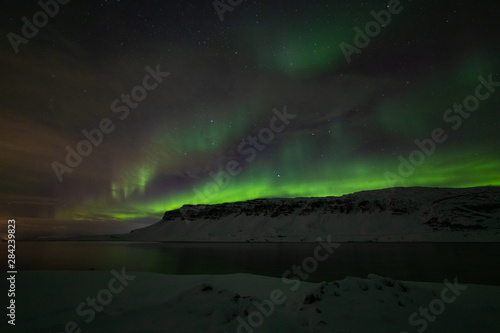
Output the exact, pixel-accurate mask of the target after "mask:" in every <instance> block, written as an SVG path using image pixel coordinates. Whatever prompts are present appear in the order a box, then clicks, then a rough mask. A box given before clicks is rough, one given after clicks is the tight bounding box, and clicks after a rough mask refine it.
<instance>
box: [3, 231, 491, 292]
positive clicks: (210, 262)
mask: <svg viewBox="0 0 500 333" xmlns="http://www.w3.org/2000/svg"><path fill="white" fill-rule="evenodd" d="M16 245H17V246H16V264H17V268H18V270H19V271H23V270H89V269H95V270H111V269H120V268H121V267H126V269H127V271H144V272H156V273H165V274H200V275H203V274H232V273H250V274H257V275H265V276H273V277H281V276H282V275H283V273H284V272H285V271H287V270H291V269H292V266H293V265H297V266H302V262H303V260H304V259H305V258H307V257H312V256H313V254H314V249H315V247H316V246H318V244H317V243H147V242H141V243H138V242H95V241H86V242H80V241H78V242H77V241H64V242H52V241H50V242H48V241H44V242H18V243H17V244H16ZM0 252H1V253H2V254H1V255H2V256H6V247H2V249H1V251H0ZM4 252H5V253H4ZM322 253H326V252H322ZM499 253H500V243H341V244H340V246H339V247H338V248H336V249H335V250H334V252H333V253H332V254H331V255H330V257H329V258H328V259H327V260H326V261H323V262H318V268H317V270H316V271H314V272H313V273H311V274H308V273H306V272H305V271H304V270H303V269H302V272H304V274H307V278H305V279H303V280H306V281H310V282H320V281H333V280H339V279H343V278H345V277H346V276H356V277H366V276H367V275H368V274H369V273H375V274H378V275H382V276H387V277H391V278H394V279H398V280H406V281H423V282H443V280H444V279H449V280H451V279H454V278H455V277H457V278H458V281H459V282H462V283H475V284H489V285H500V259H499V256H498V254H499ZM294 276H296V274H294V273H290V275H289V276H288V278H292V277H294Z"/></svg>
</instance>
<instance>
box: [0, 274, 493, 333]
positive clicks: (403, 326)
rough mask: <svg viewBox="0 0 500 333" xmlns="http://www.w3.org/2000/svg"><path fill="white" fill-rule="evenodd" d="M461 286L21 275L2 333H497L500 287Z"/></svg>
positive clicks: (375, 279) (244, 277)
mask: <svg viewBox="0 0 500 333" xmlns="http://www.w3.org/2000/svg"><path fill="white" fill-rule="evenodd" d="M455 278H456V277H453V276H450V277H449V280H450V282H449V283H445V282H443V283H418V282H401V281H393V280H391V279H389V278H383V277H379V276H376V275H370V276H368V277H367V278H355V277H347V278H345V279H344V280H341V281H335V282H328V283H327V282H323V283H308V282H303V281H298V280H295V281H292V280H284V281H283V280H281V279H278V278H270V277H263V276H255V275H248V274H234V275H217V276H208V275H205V276H200V275H190V276H179V275H162V274H153V273H137V272H127V271H126V270H123V271H122V269H117V270H116V271H115V272H114V273H111V272H101V271H83V272H75V271H73V272H68V271H30V272H19V273H18V275H17V283H16V305H17V307H16V326H15V327H13V326H11V325H7V324H6V320H5V319H4V320H2V323H0V331H1V332H23V333H31V332H36V333H40V332H52V333H56V332H57V333H59V332H74V333H78V332H103V333H110V332H116V333H126V332H137V333H150V332H172V333H181V332H186V333H187V332H189V333H192V332H217V333H223V332H240V333H243V332H244V333H249V332H273V333H277V332H284V333H294V332H301V333H306V332H307V333H311V332H352V333H355V332H359V333H367V332H381V333H382V332H383V333H390V332H398V333H399V332H404V331H406V332H424V331H425V332H454V333H458V332H467V333H470V332H481V333H493V332H498V329H499V327H500V316H499V314H500V302H499V301H498V300H499V299H500V287H497V286H481V285H467V286H464V285H462V284H461V283H460V279H459V277H458V284H457V283H455V281H454V279H455ZM5 279H6V274H2V280H4V281H5ZM93 299H95V300H93ZM410 321H411V323H410ZM5 326H9V327H7V329H6V328H5Z"/></svg>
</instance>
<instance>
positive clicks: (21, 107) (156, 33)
mask: <svg viewBox="0 0 500 333" xmlns="http://www.w3.org/2000/svg"><path fill="white" fill-rule="evenodd" d="M400 4H401V6H402V7H403V10H402V11H401V12H400V13H399V14H397V15H393V16H392V19H391V22H390V24H388V25H386V26H384V27H382V28H381V32H380V34H378V35H377V36H375V37H373V38H371V41H370V43H369V45H368V46H366V47H365V48H363V49H362V50H361V52H360V54H354V55H353V56H352V61H351V62H349V63H348V61H346V59H345V57H344V54H343V51H342V49H341V47H340V45H341V44H342V43H349V44H354V42H353V41H354V38H355V35H356V31H355V30H354V28H356V27H359V28H360V29H361V30H364V27H365V24H367V23H368V22H370V21H373V20H374V18H373V16H372V15H371V14H370V12H371V11H376V12H378V11H380V10H385V9H387V5H388V1H363V2H353V1H306V2H304V1H273V2H272V3H265V2H263V1H244V2H242V3H241V4H239V5H238V6H236V7H234V10H232V11H227V12H225V13H224V20H223V21H222V22H221V20H220V19H219V17H218V15H217V13H216V11H215V9H214V7H213V4H212V2H210V1H198V2H195V1H144V2H141V3H140V4H138V3H137V2H134V1H124V0H121V1H119V0H116V1H112V0H109V1H85V2H78V1H70V2H68V3H67V4H65V5H64V6H63V5H60V8H59V12H58V13H57V15H54V17H50V18H49V20H48V23H47V25H46V26H44V27H43V28H40V29H39V31H38V33H37V34H36V36H34V37H33V38H31V39H29V42H28V43H25V44H20V45H19V52H18V53H16V52H14V50H13V47H12V45H11V43H10V41H9V39H8V38H7V37H6V36H7V34H8V33H9V32H14V33H16V34H21V28H22V25H23V21H22V20H21V18H22V17H24V16H25V17H27V18H28V19H32V17H33V14H34V13H36V12H37V11H39V10H41V9H40V6H39V5H38V4H37V2H36V1H33V2H30V3H29V4H25V3H23V4H22V5H21V4H19V3H16V2H14V1H8V2H5V3H3V4H2V7H3V8H2V11H1V12H2V14H1V15H2V19H1V23H0V24H1V28H0V32H2V35H3V36H4V38H3V39H2V40H3V42H2V43H1V44H0V59H1V60H0V62H1V73H2V81H1V90H0V91H1V95H0V96H1V106H0V107H1V112H0V117H1V121H0V124H1V131H0V147H1V151H2V161H1V164H0V167H1V173H2V179H1V183H0V197H1V198H2V201H1V206H0V215H2V216H5V217H9V218H16V220H17V221H18V223H19V224H20V223H21V222H20V221H23V219H25V221H26V225H27V227H26V229H29V228H33V230H35V229H37V228H38V229H40V228H44V231H43V232H41V233H42V234H46V235H51V234H60V233H67V234H69V233H72V232H73V233H84V232H94V231H96V230H101V231H102V230H105V231H109V230H112V231H127V230H130V229H132V228H133V226H135V227H137V225H138V224H141V223H143V224H150V223H153V222H156V221H157V220H159V219H160V218H161V216H162V214H163V213H164V212H165V211H166V210H169V209H175V208H178V207H180V206H182V205H183V204H196V203H202V204H211V203H221V202H230V201H239V200H246V199H253V198H261V197H298V196H328V195H343V194H347V193H352V192H356V191H363V190H371V189H380V188H386V187H390V184H388V182H387V179H386V177H385V176H384V174H385V173H386V172H392V173H397V168H398V165H399V160H398V157H399V156H403V157H404V158H408V156H409V155H410V153H411V152H412V151H413V150H415V149H417V146H416V145H415V143H414V141H415V140H417V139H418V140H424V139H427V138H430V137H431V136H432V132H433V130H434V129H436V128H441V129H442V130H443V131H444V133H445V134H446V135H447V139H446V141H445V142H443V143H441V144H437V145H436V147H435V151H434V152H433V153H432V154H430V156H426V157H425V161H424V162H423V163H422V164H421V165H419V166H417V167H415V171H414V172H413V173H412V174H411V175H410V176H408V177H404V181H403V182H400V183H398V184H396V185H395V186H431V187H469V186H480V185H500V177H499V172H498V171H499V170H500V150H499V149H498V142H500V140H499V139H500V113H499V102H500V87H499V88H494V89H496V91H491V90H483V93H485V92H490V95H489V96H488V97H487V98H485V99H484V100H481V101H480V105H479V107H478V108H477V110H475V111H473V112H470V115H468V117H462V118H460V119H461V123H460V126H456V125H455V124H456V120H455V121H453V122H451V121H446V120H445V119H444V118H443V115H444V114H445V113H446V112H447V110H448V109H453V107H454V104H458V103H463V102H464V100H465V99H466V98H467V97H468V96H471V95H474V94H475V90H476V87H477V86H478V84H480V83H481V81H480V79H479V78H480V77H482V78H485V79H487V78H488V77H489V76H491V80H492V81H493V82H500V75H499V73H500V58H499V54H500V47H499V44H498V35H499V28H498V17H497V14H496V12H497V11H496V9H495V8H492V6H494V5H489V4H478V3H468V2H465V1H449V0H446V1H439V2H436V1H423V2H422V1H419V2H417V1H409V0H406V1H405V0H402V1H400ZM157 65H158V66H159V67H160V68H161V70H163V71H165V72H168V73H169V75H168V77H165V78H164V80H163V82H161V83H159V84H158V85H157V86H156V87H155V88H154V89H151V90H148V91H147V97H146V98H144V100H142V101H141V102H140V103H138V105H137V106H136V107H135V108H132V107H130V108H129V113H128V114H127V117H122V118H123V119H121V117H120V115H121V114H120V113H116V112H114V111H113V110H112V104H113V101H115V100H116V99H119V98H120V96H121V95H122V94H130V93H131V91H133V88H134V87H135V86H137V85H141V84H142V82H143V79H144V77H145V75H146V74H147V71H146V70H145V68H146V67H147V66H149V67H150V68H155V67H156V66H157ZM151 82H153V81H151ZM485 89H486V88H485ZM284 108H286V110H287V112H288V113H290V114H293V115H296V117H295V118H293V119H289V123H288V124H286V125H284V128H283V130H281V131H273V130H272V127H270V126H271V124H270V122H271V121H272V119H273V117H275V116H276V112H275V110H279V112H283V109H284ZM273 110H274V111H273ZM104 118H109V119H111V120H112V122H113V124H114V126H115V128H114V130H113V131H112V132H110V133H109V134H104V136H103V138H102V143H100V144H99V145H97V146H94V147H93V149H92V152H91V153H90V154H89V155H88V156H86V157H84V158H83V159H82V161H81V163H79V165H78V166H77V167H75V168H74V169H73V170H72V172H70V173H69V172H68V173H65V174H64V176H63V181H61V182H60V181H59V180H58V177H57V176H56V174H55V173H54V169H53V166H52V163H53V162H54V161H58V162H60V163H64V160H65V157H66V154H67V150H66V147H67V146H70V147H73V148H75V147H76V146H77V144H78V142H79V141H81V140H84V139H85V136H84V135H83V134H82V131H83V130H86V131H91V130H92V129H95V128H98V127H99V124H100V121H101V120H102V119H104ZM281 124H282V123H281V122H280V121H276V123H275V125H276V126H280V125H281ZM454 125H455V126H454ZM454 127H456V128H454ZM265 128H268V129H269V128H271V131H273V134H272V139H271V138H270V137H269V135H270V132H269V131H267V132H266V133H267V134H266V133H264V134H262V135H261V136H259V133H261V132H262V130H263V129H265ZM266 135H267V137H266ZM251 137H255V138H257V140H258V142H255V144H256V145H253V144H250V143H249V142H250V141H251V139H249V138H251ZM262 138H264V140H266V138H267V139H269V140H268V142H267V143H262ZM259 142H260V146H258V145H259ZM240 146H241V147H242V148H241V149H239V148H238V147H240ZM252 147H253V148H252ZM75 149H76V148H75ZM243 149H254V152H255V154H252V155H251V154H250V153H247V154H242V153H241V150H243ZM250 156H253V158H251V159H250V160H248V159H249V157H250ZM230 161H235V163H237V166H238V168H241V170H240V169H238V170H240V172H238V173H237V174H236V173H235V175H234V176H230V177H229V178H228V179H229V180H228V181H227V182H226V183H224V184H223V185H220V184H219V185H216V186H215V187H214V186H213V184H216V181H215V180H214V178H217V176H216V175H219V176H220V177H222V174H220V172H221V170H222V171H224V172H226V173H227V165H228V162H230ZM235 165H236V164H234V165H233V167H235ZM235 168H236V167H235ZM210 184H212V185H210ZM221 184H222V183H221ZM207 186H208V187H207ZM206 189H209V190H207V191H206ZM198 191H200V192H202V193H203V197H202V196H200V195H199V194H198V193H199V192H198ZM103 225H107V226H109V225H112V227H110V229H99V228H101V226H103ZM76 226H78V227H76ZM38 229H37V230H38ZM24 232H25V234H26V235H31V233H30V232H31V231H30V230H25V231H24ZM34 233H37V234H38V232H35V231H33V234H34Z"/></svg>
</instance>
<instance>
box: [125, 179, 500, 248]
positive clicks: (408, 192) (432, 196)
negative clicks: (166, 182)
mask: <svg viewBox="0 0 500 333" xmlns="http://www.w3.org/2000/svg"><path fill="white" fill-rule="evenodd" d="M325 234H330V235H331V237H332V240H333V241H500V187H494V186H485V187H474V188H464V189H451V188H425V187H412V188H394V189H383V190H373V191H363V192H358V193H353V194H348V195H344V196H341V197H323V198H294V199H276V198H273V199H255V200H248V201H241V202H234V203H224V204H216V205H185V206H183V207H181V208H179V209H176V210H172V211H167V212H166V213H165V215H164V216H163V219H162V220H161V221H159V222H157V223H155V224H153V225H151V226H149V227H146V228H141V229H137V230H134V231H132V232H131V233H129V234H126V235H121V236H120V238H123V239H127V240H153V241H229V242H232V241H237V242H241V241H250V242H266V241H271V242H280V241H286V242H314V241H315V239H316V238H317V237H318V236H321V235H325Z"/></svg>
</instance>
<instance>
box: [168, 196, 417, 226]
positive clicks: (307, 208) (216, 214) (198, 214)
mask: <svg viewBox="0 0 500 333" xmlns="http://www.w3.org/2000/svg"><path fill="white" fill-rule="evenodd" d="M419 209H420V207H419V205H418V204H417V203H416V202H412V201H411V200H408V199H397V198H390V199H387V198H385V199H381V200H379V199H375V200H366V199H362V198H358V197H357V196H356V195H355V194H352V195H348V196H344V197H323V198H294V199H255V200H248V201H241V202H234V203H223V204H215V205H184V206H183V207H181V208H179V209H176V210H172V211H167V212H166V213H165V215H164V216H163V219H164V220H167V221H168V220H174V219H178V218H181V219H187V220H196V219H211V220H217V219H220V218H222V217H225V216H229V215H234V216H240V215H245V216H257V215H265V216H269V217H271V218H276V217H279V216H288V215H290V214H294V213H297V214H298V215H311V214H351V213H377V212H383V211H390V212H391V213H392V214H394V215H404V214H411V213H413V212H415V211H417V210H419Z"/></svg>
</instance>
